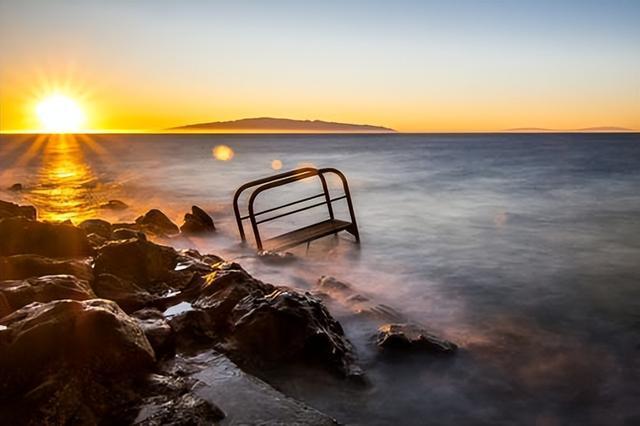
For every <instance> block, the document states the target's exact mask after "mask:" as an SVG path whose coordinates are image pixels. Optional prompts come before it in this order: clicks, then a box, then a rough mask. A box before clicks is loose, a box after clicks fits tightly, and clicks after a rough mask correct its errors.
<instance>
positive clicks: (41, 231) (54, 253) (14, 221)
mask: <svg viewBox="0 0 640 426" xmlns="http://www.w3.org/2000/svg"><path fill="white" fill-rule="evenodd" d="M92 253H93V249H92V248H91V245H90V244H89V241H88V240H87V236H86V234H85V232H84V231H83V230H82V229H80V228H76V227H75V226H71V225H66V224H55V223H47V222H37V221H35V220H30V219H26V218H24V217H13V218H8V219H3V220H2V221H0V256H10V255H14V254H37V255H41V256H46V257H82V256H88V255H91V254H92Z"/></svg>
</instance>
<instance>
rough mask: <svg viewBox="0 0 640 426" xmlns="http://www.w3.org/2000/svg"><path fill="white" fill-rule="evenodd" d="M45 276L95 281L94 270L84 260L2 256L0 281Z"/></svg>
mask: <svg viewBox="0 0 640 426" xmlns="http://www.w3.org/2000/svg"><path fill="white" fill-rule="evenodd" d="M43 275H74V276H75V277H77V278H80V279H81V280H86V281H89V282H90V281H93V269H92V268H91V266H90V265H89V264H88V263H87V262H86V261H83V260H75V259H69V260H56V259H50V258H48V257H42V256H38V255H34V254H17V255H14V256H6V257H1V256H0V280H23V279H25V278H30V277H40V276H43Z"/></svg>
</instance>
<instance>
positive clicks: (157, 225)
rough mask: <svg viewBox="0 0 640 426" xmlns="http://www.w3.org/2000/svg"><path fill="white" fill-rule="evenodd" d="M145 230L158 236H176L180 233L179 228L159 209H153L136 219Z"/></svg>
mask: <svg viewBox="0 0 640 426" xmlns="http://www.w3.org/2000/svg"><path fill="white" fill-rule="evenodd" d="M136 223H137V224H138V225H140V226H142V227H144V229H146V230H149V231H150V232H152V233H154V234H158V235H175V234H177V233H179V232H180V230H179V229H178V226H177V225H176V224H175V223H173V222H172V221H171V219H169V218H168V217H167V215H165V214H164V213H162V212H161V211H160V210H158V209H151V210H149V211H148V212H147V213H145V214H144V216H140V217H138V218H137V219H136Z"/></svg>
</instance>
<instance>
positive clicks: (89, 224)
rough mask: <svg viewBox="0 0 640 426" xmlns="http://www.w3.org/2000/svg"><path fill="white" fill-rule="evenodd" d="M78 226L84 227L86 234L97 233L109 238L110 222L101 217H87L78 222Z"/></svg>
mask: <svg viewBox="0 0 640 426" xmlns="http://www.w3.org/2000/svg"><path fill="white" fill-rule="evenodd" d="M78 228H82V229H84V231H85V232H86V233H87V234H97V235H100V236H101V237H103V238H106V239H109V238H111V224H110V223H109V222H107V221H106V220H102V219H88V220H85V221H83V222H81V223H80V225H78Z"/></svg>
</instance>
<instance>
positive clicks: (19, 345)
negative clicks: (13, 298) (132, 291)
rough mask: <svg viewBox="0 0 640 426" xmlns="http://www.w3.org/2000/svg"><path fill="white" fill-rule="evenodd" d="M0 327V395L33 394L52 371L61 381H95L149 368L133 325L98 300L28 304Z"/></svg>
mask: <svg viewBox="0 0 640 426" xmlns="http://www.w3.org/2000/svg"><path fill="white" fill-rule="evenodd" d="M0 325H2V326H3V327H0V365H1V366H2V368H1V369H0V395H2V396H5V395H19V394H22V393H24V392H27V391H29V390H31V389H35V388H36V387H39V386H42V385H43V384H44V383H46V382H47V381H48V380H50V376H51V375H52V374H56V373H58V372H65V374H64V377H63V378H62V379H63V380H65V381H66V380H69V379H70V377H73V376H74V375H76V374H77V375H78V376H79V377H80V378H82V379H83V380H87V379H88V380H89V381H92V382H93V381H98V382H100V381H101V380H103V379H105V378H106V379H108V380H110V379H112V378H114V377H122V376H125V377H128V378H130V377H134V376H140V375H144V374H145V373H147V372H149V370H150V369H151V368H153V366H154V363H155V355H154V352H153V349H152V348H151V345H150V344H149V341H148V340H147V338H146V337H145V335H144V333H143V332H142V330H141V329H140V327H139V326H138V325H137V324H136V322H135V321H134V320H133V319H131V318H130V317H129V316H127V315H126V314H125V313H124V312H123V311H122V310H121V309H120V308H119V307H118V305H116V304H115V303H114V302H110V301H107V300H103V299H93V300H85V301H75V300H58V301H54V302H49V303H31V304H29V305H27V306H25V307H23V308H22V309H19V310H18V311H16V312H14V313H12V314H10V315H8V316H5V317H3V318H2V319H0ZM56 388H57V387H56ZM86 397H87V398H91V397H92V396H91V395H87V396H86ZM52 402H54V403H55V402H56V401H55V399H54V400H53V401H52ZM51 409H56V407H55V405H54V406H53V407H51Z"/></svg>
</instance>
